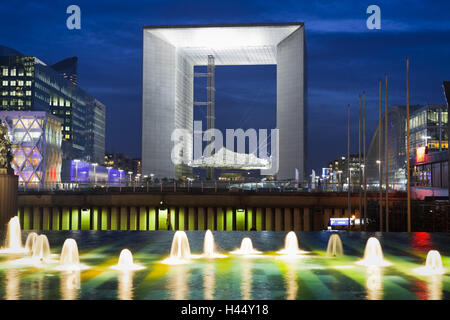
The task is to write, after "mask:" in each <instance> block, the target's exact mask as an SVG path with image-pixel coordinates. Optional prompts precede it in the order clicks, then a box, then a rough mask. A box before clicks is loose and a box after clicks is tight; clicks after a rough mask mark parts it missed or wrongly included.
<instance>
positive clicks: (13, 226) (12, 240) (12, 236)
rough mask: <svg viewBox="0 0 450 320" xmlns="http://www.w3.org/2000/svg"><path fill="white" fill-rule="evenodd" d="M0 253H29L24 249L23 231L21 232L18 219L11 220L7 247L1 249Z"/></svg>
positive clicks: (7, 233)
mask: <svg viewBox="0 0 450 320" xmlns="http://www.w3.org/2000/svg"><path fill="white" fill-rule="evenodd" d="M0 253H27V249H26V248H24V247H22V231H21V230H20V222H19V218H18V217H13V218H11V220H9V222H8V227H7V231H6V240H5V247H3V248H1V249H0Z"/></svg>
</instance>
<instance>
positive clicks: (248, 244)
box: [230, 237, 261, 255]
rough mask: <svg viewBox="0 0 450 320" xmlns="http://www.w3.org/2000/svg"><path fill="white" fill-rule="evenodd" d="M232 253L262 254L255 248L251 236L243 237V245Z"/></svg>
mask: <svg viewBox="0 0 450 320" xmlns="http://www.w3.org/2000/svg"><path fill="white" fill-rule="evenodd" d="M230 253H232V254H242V255H251V254H260V253H261V251H258V250H255V249H253V244H252V240H251V239H250V238H247V237H245V238H244V239H242V242H241V247H240V248H239V249H236V250H234V251H231V252H230Z"/></svg>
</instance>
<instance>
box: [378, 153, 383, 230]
mask: <svg viewBox="0 0 450 320" xmlns="http://www.w3.org/2000/svg"><path fill="white" fill-rule="evenodd" d="M377 163H378V183H379V184H380V231H383V202H382V201H383V186H382V185H381V161H380V160H377Z"/></svg>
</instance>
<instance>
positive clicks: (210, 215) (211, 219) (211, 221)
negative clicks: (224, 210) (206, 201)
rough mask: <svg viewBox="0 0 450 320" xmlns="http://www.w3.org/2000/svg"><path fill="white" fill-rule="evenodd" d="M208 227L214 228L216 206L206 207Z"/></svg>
mask: <svg viewBox="0 0 450 320" xmlns="http://www.w3.org/2000/svg"><path fill="white" fill-rule="evenodd" d="M206 214H207V222H208V225H207V229H209V230H214V208H210V207H206Z"/></svg>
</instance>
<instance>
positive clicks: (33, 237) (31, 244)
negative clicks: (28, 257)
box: [25, 232, 38, 254]
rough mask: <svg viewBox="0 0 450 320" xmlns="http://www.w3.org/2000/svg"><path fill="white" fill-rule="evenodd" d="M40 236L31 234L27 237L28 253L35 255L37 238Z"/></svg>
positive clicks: (26, 246)
mask: <svg viewBox="0 0 450 320" xmlns="http://www.w3.org/2000/svg"><path fill="white" fill-rule="evenodd" d="M37 237H38V234H37V233H36V232H30V233H29V234H28V236H27V240H26V241H25V249H27V252H28V253H31V254H33V249H34V245H35V244H36V238H37Z"/></svg>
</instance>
